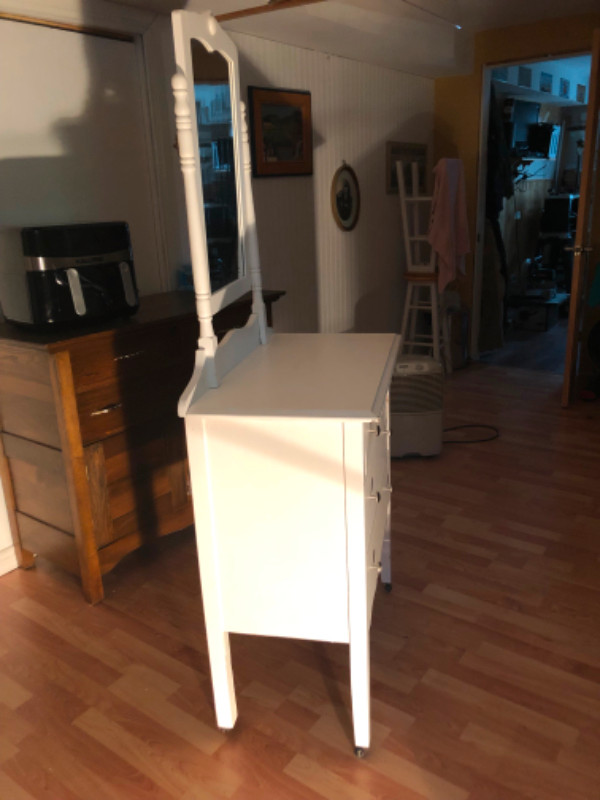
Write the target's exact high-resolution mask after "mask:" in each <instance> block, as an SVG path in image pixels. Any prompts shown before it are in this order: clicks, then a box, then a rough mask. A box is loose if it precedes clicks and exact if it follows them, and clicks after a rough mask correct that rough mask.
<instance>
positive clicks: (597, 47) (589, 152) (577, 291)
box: [561, 28, 600, 408]
mask: <svg viewBox="0 0 600 800" xmlns="http://www.w3.org/2000/svg"><path fill="white" fill-rule="evenodd" d="M592 41H593V44H592V64H591V71H590V87H589V90H588V110H587V123H586V128H585V136H584V140H585V146H584V149H583V163H582V166H581V187H580V190H579V205H578V210H577V227H576V229H575V241H574V242H573V245H574V253H573V267H572V273H571V301H570V304H569V326H568V329H567V350H566V355H565V371H564V377H563V386H562V395H561V403H562V407H563V408H567V407H568V406H569V404H570V402H571V400H572V399H573V390H574V388H575V383H576V380H577V376H578V362H579V346H580V344H581V323H582V315H583V292H584V290H585V280H586V278H587V275H586V272H587V270H586V265H587V253H583V252H582V250H581V248H583V247H585V246H587V245H589V244H590V242H588V241H586V233H587V231H588V228H589V226H590V225H591V224H593V221H592V219H591V216H590V215H591V214H592V203H593V202H594V200H593V197H594V190H595V186H596V185H597V184H598V182H599V181H600V168H599V167H598V166H596V145H597V142H598V112H599V110H600V74H599V73H600V28H596V29H595V30H594V33H593V40H592Z"/></svg>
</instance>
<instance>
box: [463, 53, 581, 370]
mask: <svg viewBox="0 0 600 800" xmlns="http://www.w3.org/2000/svg"><path fill="white" fill-rule="evenodd" d="M590 69H591V56H590V55H587V54H586V55H578V56H574V57H568V58H560V59H554V60H545V61H535V62H534V61H532V62H522V63H518V64H508V65H503V66H501V67H493V68H492V67H489V68H487V69H486V74H485V77H484V103H483V107H484V109H485V113H484V115H483V117H482V143H485V146H484V147H483V148H482V153H486V154H487V163H486V164H485V169H484V170H482V172H485V173H486V180H485V183H483V185H482V184H481V183H480V196H479V214H480V215H481V216H482V220H481V223H480V225H479V230H481V231H482V232H483V235H482V237H481V238H482V242H481V243H480V246H479V248H478V254H477V258H478V266H479V270H480V279H481V284H480V286H481V292H480V300H478V303H479V304H480V305H479V309H478V310H479V312H480V325H479V330H478V331H477V340H476V341H474V342H472V349H473V350H475V351H476V352H477V354H478V356H479V358H480V360H481V361H484V362H486V363H492V364H497V365H503V366H511V367H520V368H522V369H531V370H540V371H546V372H554V373H557V374H562V373H563V371H564V363H565V351H566V343H567V326H568V311H569V300H570V294H571V271H572V263H573V257H572V248H573V243H574V236H575V226H576V222H577V209H578V200H579V187H580V180H581V165H582V153H583V142H584V134H585V122H586V113H587V101H588V93H589V82H590ZM482 166H484V165H482ZM483 220H485V223H484V224H483ZM476 270H477V267H476Z"/></svg>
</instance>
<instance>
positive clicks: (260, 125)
mask: <svg viewBox="0 0 600 800" xmlns="http://www.w3.org/2000/svg"><path fill="white" fill-rule="evenodd" d="M248 106H249V108H250V141H251V151H252V174H253V175H254V176H255V177H258V178H260V177H268V176H276V175H312V171H313V166H312V127H311V109H310V92H297V91H291V90H290V91H288V90H286V89H263V88H260V87H258V86H249V87H248Z"/></svg>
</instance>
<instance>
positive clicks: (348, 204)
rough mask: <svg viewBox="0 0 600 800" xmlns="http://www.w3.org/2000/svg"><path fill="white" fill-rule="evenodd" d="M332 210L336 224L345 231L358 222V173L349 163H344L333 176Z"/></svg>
mask: <svg viewBox="0 0 600 800" xmlns="http://www.w3.org/2000/svg"><path fill="white" fill-rule="evenodd" d="M331 210H332V212H333V218H334V220H335V221H336V224H337V225H338V227H339V228H341V229H342V230H343V231H351V230H352V228H354V226H355V225H356V223H357V222H358V212H359V211H360V189H359V188H358V179H357V177H356V173H355V172H354V170H353V169H352V167H349V166H348V165H347V164H342V166H341V167H340V168H339V169H338V170H337V171H336V173H335V175H334V176H333V181H332V182H331Z"/></svg>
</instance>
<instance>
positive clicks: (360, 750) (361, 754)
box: [354, 747, 367, 758]
mask: <svg viewBox="0 0 600 800" xmlns="http://www.w3.org/2000/svg"><path fill="white" fill-rule="evenodd" d="M354 755H355V756H356V757H357V758H365V756H366V755H367V750H366V748H364V747H355V748H354Z"/></svg>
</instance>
